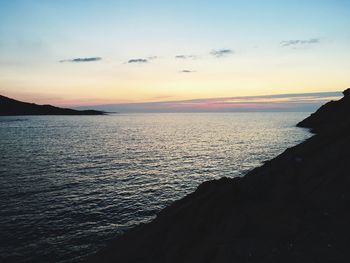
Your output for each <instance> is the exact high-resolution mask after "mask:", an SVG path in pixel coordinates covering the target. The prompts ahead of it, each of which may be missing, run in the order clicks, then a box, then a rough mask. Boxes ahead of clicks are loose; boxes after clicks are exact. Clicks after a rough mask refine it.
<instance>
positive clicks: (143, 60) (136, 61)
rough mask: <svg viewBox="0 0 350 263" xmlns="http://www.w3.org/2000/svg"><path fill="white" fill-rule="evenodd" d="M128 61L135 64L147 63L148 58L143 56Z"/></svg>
mask: <svg viewBox="0 0 350 263" xmlns="http://www.w3.org/2000/svg"><path fill="white" fill-rule="evenodd" d="M128 63H129V64H131V63H137V64H143V63H148V59H145V58H132V59H129V60H128Z"/></svg>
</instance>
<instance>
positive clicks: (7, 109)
mask: <svg viewBox="0 0 350 263" xmlns="http://www.w3.org/2000/svg"><path fill="white" fill-rule="evenodd" d="M103 114H105V113H104V112H103V111H95V110H84V111H79V110H72V109H64V108H58V107H54V106H51V105H37V104H34V103H28V102H22V101H18V100H14V99H10V98H8V97H5V96H1V95H0V116H13V115H103Z"/></svg>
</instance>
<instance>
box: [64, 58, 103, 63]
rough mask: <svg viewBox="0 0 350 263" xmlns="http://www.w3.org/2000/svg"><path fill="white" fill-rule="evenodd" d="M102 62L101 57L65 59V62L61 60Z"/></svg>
mask: <svg viewBox="0 0 350 263" xmlns="http://www.w3.org/2000/svg"><path fill="white" fill-rule="evenodd" d="M99 60H102V58H101V57H89V58H73V59H65V60H60V62H61V63H62V62H94V61H99Z"/></svg>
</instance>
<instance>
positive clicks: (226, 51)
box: [210, 49, 234, 58]
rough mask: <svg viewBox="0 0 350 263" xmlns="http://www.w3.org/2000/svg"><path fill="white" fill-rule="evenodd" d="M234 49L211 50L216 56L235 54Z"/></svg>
mask: <svg viewBox="0 0 350 263" xmlns="http://www.w3.org/2000/svg"><path fill="white" fill-rule="evenodd" d="M233 53H234V51H233V50H232V49H218V50H213V51H211V52H210V55H213V56H215V57H218V58H219V57H224V56H228V55H231V54H233Z"/></svg>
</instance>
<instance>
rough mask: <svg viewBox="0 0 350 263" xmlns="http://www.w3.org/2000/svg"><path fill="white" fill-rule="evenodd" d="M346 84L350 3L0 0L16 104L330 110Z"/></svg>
mask: <svg viewBox="0 0 350 263" xmlns="http://www.w3.org/2000/svg"><path fill="white" fill-rule="evenodd" d="M349 76H350V0H346V1H345V0H318V1H314V0H308V1H305V0H293V1H288V0H286V1H277V0H275V1H272V0H264V1H261V0H245V1H243V0H242V1H234V0H230V1H225V0H215V1H214V0H212V1H206V0H202V1H194V0H186V1H183V0H177V1H152V0H147V1H137V0H125V1H118V0H115V1H103V0H102V1H97V0H96V1H90V0H82V1H79V0H74V1H70V0H60V1H44V0H41V1H39V0H36V1H34V0H22V1H18V0H11V1H10V0H0V94H2V95H5V96H8V97H12V98H16V99H19V100H24V101H31V102H36V103H41V104H54V105H58V106H71V107H79V106H87V105H88V106H89V105H102V104H108V105H111V104H118V105H124V104H128V103H132V104H133V105H135V103H138V104H144V103H146V104H147V103H148V104H147V105H150V104H149V103H160V104H157V105H163V104H162V102H176V101H178V102H179V104H178V105H179V106H178V107H180V106H181V105H182V104H183V103H180V102H183V101H193V100H201V102H203V101H206V102H207V100H208V101H213V99H215V101H221V102H220V105H221V104H222V101H223V100H224V101H230V99H231V100H232V98H236V99H235V100H237V98H241V97H243V98H244V100H245V101H246V102H247V103H246V104H245V105H246V107H248V108H249V107H255V106H256V103H255V102H256V97H257V96H260V97H259V100H264V99H265V101H260V102H259V103H260V104H261V103H263V104H264V103H271V102H272V101H271V98H270V97H269V96H270V95H277V94H301V93H302V94H303V93H308V94H309V93H315V94H314V95H312V96H311V100H312V103H314V102H315V100H316V101H318V103H321V101H322V102H323V101H324V100H326V99H328V98H330V97H334V95H335V94H339V93H336V92H339V91H342V90H344V89H346V88H348V87H350V78H349ZM320 92H321V93H322V92H327V93H324V94H323V95H322V96H319V94H320ZM329 92H334V93H329ZM267 95H268V97H266V96H267ZM308 96H310V94H309V95H308ZM287 97H288V99H286V97H284V98H283V99H281V98H278V99H279V103H287V102H290V101H291V100H292V98H294V99H295V97H293V96H292V95H287ZM321 97H322V99H321ZM223 98H225V99H223ZM249 98H250V99H251V100H253V101H249V100H250V99H249ZM273 100H274V101H273V103H272V104H274V103H276V98H274V99H273ZM298 101H299V102H300V98H299V97H298V98H297V99H296V100H293V102H292V103H294V104H293V105H294V106H296V105H298V104H296V102H298ZM249 102H251V103H250V104H249ZM253 102H254V103H255V104H254V103H253ZM309 102H310V101H309ZM305 103H307V102H305ZM225 104H227V103H225ZM260 104H259V105H260ZM272 104H269V105H272ZM205 105H207V103H205V104H203V105H202V106H203V107H205ZM216 105H217V104H216ZM235 105H236V106H235ZM235 105H232V103H231V104H230V107H231V108H232V107H239V106H237V103H236V104H235ZM249 105H250V106H249ZM254 105H255V106H254ZM202 106H201V107H202ZM280 106H283V105H279V107H280ZM208 107H209V106H208ZM210 107H212V105H211V106H210ZM220 107H224V106H220ZM264 107H266V106H264ZM264 107H263V108H264ZM180 108H181V107H180Z"/></svg>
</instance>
